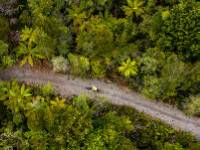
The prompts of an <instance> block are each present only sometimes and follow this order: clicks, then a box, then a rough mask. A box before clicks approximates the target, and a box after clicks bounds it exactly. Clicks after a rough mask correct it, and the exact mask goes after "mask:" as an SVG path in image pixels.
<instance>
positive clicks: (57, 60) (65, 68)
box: [51, 56, 69, 73]
mask: <svg viewBox="0 0 200 150" xmlns="http://www.w3.org/2000/svg"><path fill="white" fill-rule="evenodd" d="M51 61H52V64H53V71H54V72H61V73H67V72H69V63H68V61H67V59H65V58H64V57H63V56H57V57H53V58H52V60H51Z"/></svg>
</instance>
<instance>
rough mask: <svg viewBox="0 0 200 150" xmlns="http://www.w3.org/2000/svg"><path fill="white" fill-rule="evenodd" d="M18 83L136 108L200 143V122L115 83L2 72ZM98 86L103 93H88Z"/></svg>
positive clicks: (49, 73)
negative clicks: (46, 86) (188, 133)
mask: <svg viewBox="0 0 200 150" xmlns="http://www.w3.org/2000/svg"><path fill="white" fill-rule="evenodd" d="M11 79H16V80H18V81H19V82H26V83H27V84H38V85H44V84H47V83H48V82H50V83H51V84H52V85H53V87H54V89H55V91H56V92H58V93H59V94H60V95H61V96H70V95H79V94H85V95H87V96H89V97H92V98H94V97H103V98H104V99H107V100H108V101H109V102H111V103H113V104H116V105H127V106H130V107H134V108H135V109H136V110H138V111H139V112H144V113H145V114H148V115H150V116H152V117H154V118H157V119H160V120H161V121H163V122H165V123H167V124H169V125H171V126H172V127H174V128H175V129H177V130H184V131H188V132H192V133H193V134H194V135H195V136H196V137H197V138H198V139H200V119H199V118H194V117H188V116H186V115H185V114H183V113H182V112H181V111H179V110H178V109H176V108H174V107H172V106H170V105H167V104H164V103H160V102H155V101H151V100H147V99H146V98H144V97H142V96H140V95H139V94H137V93H135V92H133V91H131V90H124V89H122V88H120V86H118V85H116V84H115V83H105V82H104V81H102V80H95V79H91V80H88V79H80V78H75V79H73V78H71V77H70V76H68V75H63V74H55V73H53V72H52V71H41V70H36V69H30V68H19V67H17V66H15V67H12V68H10V69H6V70H0V81H1V80H11ZM92 85H95V86H96V87H98V89H99V90H100V92H93V91H91V90H88V87H91V86H92Z"/></svg>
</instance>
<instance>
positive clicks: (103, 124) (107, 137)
mask: <svg viewBox="0 0 200 150" xmlns="http://www.w3.org/2000/svg"><path fill="white" fill-rule="evenodd" d="M198 144H199V143H198V142H197V141H196V140H195V139H194V137H193V136H191V135H190V134H188V133H184V132H179V131H175V130H173V129H171V128H170V127H168V126H166V125H164V124H162V123H161V122H159V121H155V120H151V119H150V118H148V117H146V116H144V115H143V114H139V113H138V112H136V111H135V110H133V109H132V108H127V107H119V106H113V105H110V104H108V103H102V102H100V101H89V99H88V98H87V97H85V96H79V97H75V98H73V99H63V98H61V97H60V96H59V95H56V94H54V93H53V89H52V87H51V85H50V83H49V84H47V85H46V86H44V87H42V88H38V87H28V86H26V85H24V84H18V83H17V82H16V81H13V82H1V83H0V149H2V150H4V149H5V150H7V149H17V150H18V149H20V150H21V149H22V150H26V149H27V150H28V149H29V150H30V149H34V150H36V149H38V150H46V149H63V150H65V149H66V150H68V149H70V150H76V149H87V150H94V149H95V150H106V149H107V150H115V149H116V150H134V149H149V150H161V149H162V150H175V149H177V150H184V149H188V148H192V147H196V146H198Z"/></svg>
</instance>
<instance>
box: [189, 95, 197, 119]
mask: <svg viewBox="0 0 200 150" xmlns="http://www.w3.org/2000/svg"><path fill="white" fill-rule="evenodd" d="M190 99H191V101H190V102H188V104H187V106H186V113H187V114H189V115H194V116H200V97H199V96H194V97H191V98H190Z"/></svg>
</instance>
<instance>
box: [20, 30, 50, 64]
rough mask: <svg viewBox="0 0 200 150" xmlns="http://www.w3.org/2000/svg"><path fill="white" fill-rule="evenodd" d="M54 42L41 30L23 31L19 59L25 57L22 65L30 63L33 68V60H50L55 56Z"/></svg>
mask: <svg viewBox="0 0 200 150" xmlns="http://www.w3.org/2000/svg"><path fill="white" fill-rule="evenodd" d="M51 44H52V41H51V39H50V38H49V37H48V35H47V34H46V33H45V32H44V31H43V30H42V29H41V28H38V27H37V28H34V29H33V28H27V27H26V28H25V29H24V30H22V34H21V38H20V45H19V48H18V50H17V57H23V59H22V61H21V65H24V64H25V63H26V62H28V63H29V64H30V65H31V66H33V59H45V58H50V57H51V56H52V54H53V49H52V47H51V46H52V45H51Z"/></svg>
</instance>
